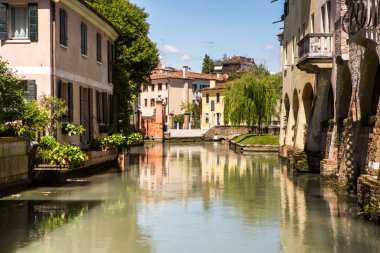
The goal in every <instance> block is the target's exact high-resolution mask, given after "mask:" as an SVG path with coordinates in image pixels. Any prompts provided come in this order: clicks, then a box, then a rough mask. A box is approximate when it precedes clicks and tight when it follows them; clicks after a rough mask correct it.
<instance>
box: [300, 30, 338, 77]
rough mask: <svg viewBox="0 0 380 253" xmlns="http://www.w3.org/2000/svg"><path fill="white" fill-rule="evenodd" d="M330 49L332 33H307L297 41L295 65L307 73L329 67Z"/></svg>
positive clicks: (331, 57)
mask: <svg viewBox="0 0 380 253" xmlns="http://www.w3.org/2000/svg"><path fill="white" fill-rule="evenodd" d="M332 50H333V35H332V34H331V33H309V34H308V35H306V36H305V37H304V38H303V39H302V40H300V42H298V62H297V67H298V68H299V69H300V70H302V71H306V72H307V73H318V72H319V71H321V70H323V69H331V68H332V62H333V55H332Z"/></svg>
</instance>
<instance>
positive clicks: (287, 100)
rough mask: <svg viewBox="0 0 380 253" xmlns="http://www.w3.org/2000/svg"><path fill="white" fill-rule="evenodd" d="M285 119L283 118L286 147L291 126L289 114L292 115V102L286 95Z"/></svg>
mask: <svg viewBox="0 0 380 253" xmlns="http://www.w3.org/2000/svg"><path fill="white" fill-rule="evenodd" d="M284 109H285V110H284V118H283V126H282V127H283V129H282V130H283V131H284V136H285V138H284V143H283V144H284V145H286V135H287V134H288V132H287V130H288V125H289V113H290V100H289V96H288V94H285V98H284Z"/></svg>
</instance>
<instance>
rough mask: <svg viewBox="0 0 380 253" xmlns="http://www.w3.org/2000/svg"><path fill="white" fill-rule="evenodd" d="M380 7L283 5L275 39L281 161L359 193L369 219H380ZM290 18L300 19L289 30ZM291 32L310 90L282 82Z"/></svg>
mask: <svg viewBox="0 0 380 253" xmlns="http://www.w3.org/2000/svg"><path fill="white" fill-rule="evenodd" d="M379 4H380V1H379V0H349V1H346V0H331V1H326V0H314V1H313V0H307V1H305V0H302V1H301V0H294V1H285V14H284V33H283V34H281V35H280V41H281V44H282V48H283V50H282V51H283V52H282V55H283V57H282V58H283V70H284V71H283V74H284V83H283V87H284V88H283V98H282V117H281V126H282V132H281V139H280V144H281V151H280V154H281V155H282V156H283V157H285V158H288V159H289V160H291V161H292V162H293V164H294V166H295V167H296V168H297V169H316V170H318V171H320V172H321V174H325V175H336V176H337V177H338V181H339V183H340V184H342V185H344V186H346V187H347V188H349V189H356V187H357V189H358V191H359V192H358V196H359V203H360V204H361V206H362V207H368V206H371V207H372V208H369V209H370V210H369V209H368V208H367V209H368V210H369V211H371V217H380V212H379V211H378V210H380V206H379V201H378V200H377V197H376V192H378V189H377V188H378V185H379V184H376V183H373V182H377V181H376V180H378V179H377V178H378V171H379V163H380V149H379V148H378V147H379V144H380V143H379V137H378V135H379V133H380V107H379V97H380V64H379V62H380V61H379V56H380V50H379V48H380V46H379V44H380V39H379V38H380V36H379V32H378V31H379V27H380V26H379V25H380V22H379V19H378V17H379ZM295 17H300V18H301V20H298V23H297V22H296V23H294V22H293V21H292V19H294V18H295ZM299 21H301V23H299ZM297 25H298V26H297ZM297 27H301V28H300V31H301V33H300V34H301V36H300V40H299V41H298V42H297V43H296V46H295V48H296V49H297V50H296V52H298V59H296V60H294V64H295V65H296V67H297V69H298V70H297V71H300V72H302V73H303V74H299V75H306V74H305V73H307V74H309V75H311V76H310V77H311V79H312V80H314V83H313V82H310V85H309V83H305V82H304V81H305V80H303V79H302V78H293V79H292V80H289V78H287V77H286V75H287V73H286V69H287V68H286V65H287V64H286V63H287V61H288V62H289V56H288V55H287V52H286V51H289V45H288V44H289V41H290V39H289V38H293V37H292V36H293V35H292V34H294V33H296V31H297ZM303 27H306V29H305V31H306V33H305V35H304V34H303ZM302 36H303V37H302ZM292 46H293V44H292ZM292 46H291V47H292ZM284 62H285V63H284ZM291 68H293V62H292V66H291ZM313 78H314V79H313ZM293 89H294V91H292V90H293ZM296 115H297V116H296ZM305 123H306V124H305ZM303 124H305V129H304V131H303V133H299V129H300V127H301V128H302V125H303ZM301 132H302V131H301ZM303 166H304V168H299V167H303ZM358 177H359V180H357V178H358ZM376 189H377V190H376ZM364 191H366V192H364ZM371 194H372V195H371ZM364 196H365V197H364ZM368 196H372V197H368ZM364 209H365V208H364ZM368 210H364V211H365V212H367V213H368V212H369V211H368ZM374 210H375V211H374ZM376 212H377V213H376Z"/></svg>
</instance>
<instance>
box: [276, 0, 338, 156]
mask: <svg viewBox="0 0 380 253" xmlns="http://www.w3.org/2000/svg"><path fill="white" fill-rule="evenodd" d="M334 2H335V1H329V0H327V1H326V0H315V1H312V0H302V1H301V0H294V1H285V10H284V32H283V33H282V34H280V35H279V38H280V42H281V57H282V61H281V68H282V73H283V93H282V115H281V132H280V145H281V146H283V147H288V149H295V150H307V151H310V152H320V151H321V150H320V138H321V122H322V121H327V120H329V119H331V118H334V105H333V101H334V100H333V97H332V96H333V92H332V86H331V83H332V81H331V80H332V66H333V57H332V55H333V50H334V47H333V20H334V17H335V14H334V11H332V4H335V3H334ZM316 94H318V97H317V96H316Z"/></svg>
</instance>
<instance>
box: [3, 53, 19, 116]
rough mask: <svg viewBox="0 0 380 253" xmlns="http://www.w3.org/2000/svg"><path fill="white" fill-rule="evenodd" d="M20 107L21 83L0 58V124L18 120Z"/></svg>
mask: <svg viewBox="0 0 380 253" xmlns="http://www.w3.org/2000/svg"><path fill="white" fill-rule="evenodd" d="M22 105H23V91H22V84H21V81H20V79H19V78H18V77H17V76H16V75H15V74H14V73H13V72H12V70H11V69H10V68H9V67H8V63H7V62H5V61H3V60H2V58H1V57H0V108H1V110H0V123H5V122H9V121H15V120H19V119H20V118H21V112H22Z"/></svg>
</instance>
